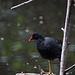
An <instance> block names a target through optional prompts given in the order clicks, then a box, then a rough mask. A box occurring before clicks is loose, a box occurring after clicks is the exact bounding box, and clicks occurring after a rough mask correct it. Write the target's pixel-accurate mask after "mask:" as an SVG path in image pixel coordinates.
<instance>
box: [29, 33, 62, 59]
mask: <svg viewBox="0 0 75 75" xmlns="http://www.w3.org/2000/svg"><path fill="white" fill-rule="evenodd" d="M29 40H36V46H37V50H38V51H39V53H40V55H41V56H42V57H43V58H45V59H48V60H53V59H56V58H59V60H60V57H61V51H62V43H61V41H59V40H56V39H54V38H52V37H46V38H43V36H42V35H40V34H38V33H33V34H32V36H31V38H30V39H29Z"/></svg>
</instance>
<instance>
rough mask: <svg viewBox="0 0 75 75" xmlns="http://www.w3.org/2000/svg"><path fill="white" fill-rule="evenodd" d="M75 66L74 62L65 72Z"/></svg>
mask: <svg viewBox="0 0 75 75" xmlns="http://www.w3.org/2000/svg"><path fill="white" fill-rule="evenodd" d="M74 67H75V64H73V65H72V66H70V67H69V68H67V69H65V71H64V72H65V73H66V72H68V71H69V70H71V69H72V68H74Z"/></svg>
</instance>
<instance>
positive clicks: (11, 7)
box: [11, 0, 33, 9]
mask: <svg viewBox="0 0 75 75" xmlns="http://www.w3.org/2000/svg"><path fill="white" fill-rule="evenodd" d="M31 1H33V0H29V1H26V2H23V3H21V4H18V5H16V6H13V7H11V9H15V8H17V7H20V6H22V5H24V4H27V3H30V2H31Z"/></svg>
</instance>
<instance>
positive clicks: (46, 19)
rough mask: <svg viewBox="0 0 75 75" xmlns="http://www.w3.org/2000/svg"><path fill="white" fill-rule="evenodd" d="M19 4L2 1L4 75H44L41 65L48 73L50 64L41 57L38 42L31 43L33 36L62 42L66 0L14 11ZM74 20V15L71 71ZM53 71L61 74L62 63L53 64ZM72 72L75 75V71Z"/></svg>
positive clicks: (72, 56) (71, 57) (72, 59)
mask: <svg viewBox="0 0 75 75" xmlns="http://www.w3.org/2000/svg"><path fill="white" fill-rule="evenodd" d="M18 2H19V3H21V1H18V0H15V1H13V0H11V1H9V0H7V1H2V0H0V74H1V75H5V74H7V75H13V74H14V75H15V74H16V73H17V72H22V71H23V72H40V71H39V69H38V65H41V67H42V68H43V69H44V70H45V71H48V62H47V60H45V59H43V58H41V57H40V55H39V53H38V51H37V50H36V44H35V41H32V42H29V41H28V39H29V38H30V36H31V34H32V33H33V32H39V33H40V34H42V35H43V36H52V37H55V38H57V39H62V31H61V27H63V25H64V18H65V5H66V4H65V0H62V1H61V0H60V1H59V0H58V1H57V0H48V1H46V0H35V1H33V2H32V3H30V4H27V5H24V6H22V7H20V8H17V9H14V10H10V8H11V6H13V5H16V4H17V3H18ZM74 16H75V14H74V13H73V14H72V23H71V32H70V41H71V44H70V45H69V46H68V54H67V65H66V66H67V67H69V66H70V65H72V64H74V63H75V50H74V49H75V45H74V44H75V40H74V39H75V35H74V32H75V24H74V23H75V22H74V19H75V17H74ZM58 34H59V35H58ZM55 62H56V63H55ZM52 70H53V72H54V73H56V74H58V72H59V63H58V60H55V61H54V62H52ZM72 72H73V74H72V75H74V74H75V71H74V69H73V70H72Z"/></svg>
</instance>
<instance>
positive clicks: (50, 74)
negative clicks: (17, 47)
mask: <svg viewBox="0 0 75 75" xmlns="http://www.w3.org/2000/svg"><path fill="white" fill-rule="evenodd" d="M48 61H49V72H42V73H43V74H48V75H55V74H53V73H52V70H51V62H50V60H48Z"/></svg>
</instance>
